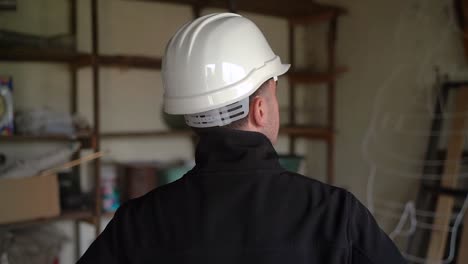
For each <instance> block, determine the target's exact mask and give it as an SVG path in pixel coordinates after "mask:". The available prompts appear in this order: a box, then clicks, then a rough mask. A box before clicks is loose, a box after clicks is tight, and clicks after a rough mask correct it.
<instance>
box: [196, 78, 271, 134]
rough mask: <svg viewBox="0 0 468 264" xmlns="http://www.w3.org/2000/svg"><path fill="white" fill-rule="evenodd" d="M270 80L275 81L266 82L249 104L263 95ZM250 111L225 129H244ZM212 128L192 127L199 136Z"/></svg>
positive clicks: (250, 98)
mask: <svg viewBox="0 0 468 264" xmlns="http://www.w3.org/2000/svg"><path fill="white" fill-rule="evenodd" d="M270 80H273V78H271V79H268V80H267V81H266V82H264V83H263V84H262V85H261V86H260V87H259V88H258V89H257V90H256V91H255V92H254V93H253V94H251V95H250V96H249V104H250V103H251V102H252V100H253V99H254V98H255V97H256V96H258V95H260V94H262V93H263V91H264V90H265V87H266V86H267V85H268V82H270ZM250 113H251V112H250V111H249V113H248V114H247V115H246V116H245V117H244V118H242V119H239V120H236V121H234V122H232V123H230V124H228V125H225V126H223V127H225V128H230V129H241V128H243V127H244V126H245V125H246V124H247V121H248V119H249V115H250ZM209 129H210V128H209V127H208V128H199V127H192V130H193V131H194V132H195V133H196V134H199V133H201V132H203V131H207V130H209Z"/></svg>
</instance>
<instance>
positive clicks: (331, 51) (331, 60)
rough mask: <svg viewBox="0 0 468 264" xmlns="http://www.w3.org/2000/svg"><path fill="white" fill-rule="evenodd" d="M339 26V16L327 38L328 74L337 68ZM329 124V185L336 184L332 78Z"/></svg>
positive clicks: (331, 22)
mask: <svg viewBox="0 0 468 264" xmlns="http://www.w3.org/2000/svg"><path fill="white" fill-rule="evenodd" d="M337 26H338V15H337V14H335V16H334V17H333V18H332V20H331V21H330V22H329V28H328V38H327V42H328V43H327V57H328V72H333V71H334V70H335V67H336V62H335V60H336V55H335V54H336V35H337V34H336V32H337ZM327 123H328V125H327V126H328V129H329V131H330V133H331V134H330V136H329V138H328V140H327V154H326V155H327V183H328V184H334V182H335V167H334V163H335V162H334V160H335V135H334V132H335V78H331V79H330V81H329V82H328V87H327Z"/></svg>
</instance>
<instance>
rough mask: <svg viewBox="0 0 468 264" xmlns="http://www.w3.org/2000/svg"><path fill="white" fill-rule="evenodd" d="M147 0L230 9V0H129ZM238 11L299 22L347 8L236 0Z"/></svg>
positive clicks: (300, 2) (300, 1)
mask: <svg viewBox="0 0 468 264" xmlns="http://www.w3.org/2000/svg"><path fill="white" fill-rule="evenodd" d="M129 1H145V2H165V3H170V4H181V5H192V6H198V7H201V8H222V9H226V10H228V9H229V1H226V0H208V1H196V0H195V1H194V0H129ZM234 2H235V3H234V8H235V9H236V11H244V12H252V13H257V14H262V15H268V16H276V17H282V18H286V19H291V20H293V21H297V22H302V23H304V22H306V21H317V19H323V20H324V19H327V18H331V17H330V16H331V15H333V16H336V15H339V14H341V13H345V12H346V11H345V9H342V8H338V7H335V6H331V5H325V4H319V3H315V2H312V1H304V0H289V1H284V0H255V1H252V0H237V1H234Z"/></svg>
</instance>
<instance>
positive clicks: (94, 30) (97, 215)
mask: <svg viewBox="0 0 468 264" xmlns="http://www.w3.org/2000/svg"><path fill="white" fill-rule="evenodd" d="M98 19H99V17H98V1H97V0H91V38H92V51H91V53H92V78H93V116H94V132H93V141H94V144H93V150H94V151H95V152H98V151H99V150H100V147H101V146H100V143H101V142H100V136H99V135H100V97H99V95H100V90H99V56H98V55H99V29H98ZM93 165H94V166H93V170H94V171H93V172H94V197H95V201H94V204H95V207H94V225H95V228H96V236H98V235H99V234H100V232H101V180H100V179H101V177H100V173H101V170H100V167H101V166H100V165H101V161H100V159H96V160H95V161H94V163H93Z"/></svg>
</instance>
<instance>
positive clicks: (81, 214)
mask: <svg viewBox="0 0 468 264" xmlns="http://www.w3.org/2000/svg"><path fill="white" fill-rule="evenodd" d="M92 218H93V213H92V212H91V211H65V212H62V213H61V214H60V215H58V216H54V217H48V218H40V219H33V220H26V221H19V222H15V223H8V224H0V228H7V229H12V228H21V227H26V226H30V225H40V224H46V223H49V222H56V221H65V220H76V221H81V220H86V221H92V220H90V219H92Z"/></svg>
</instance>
